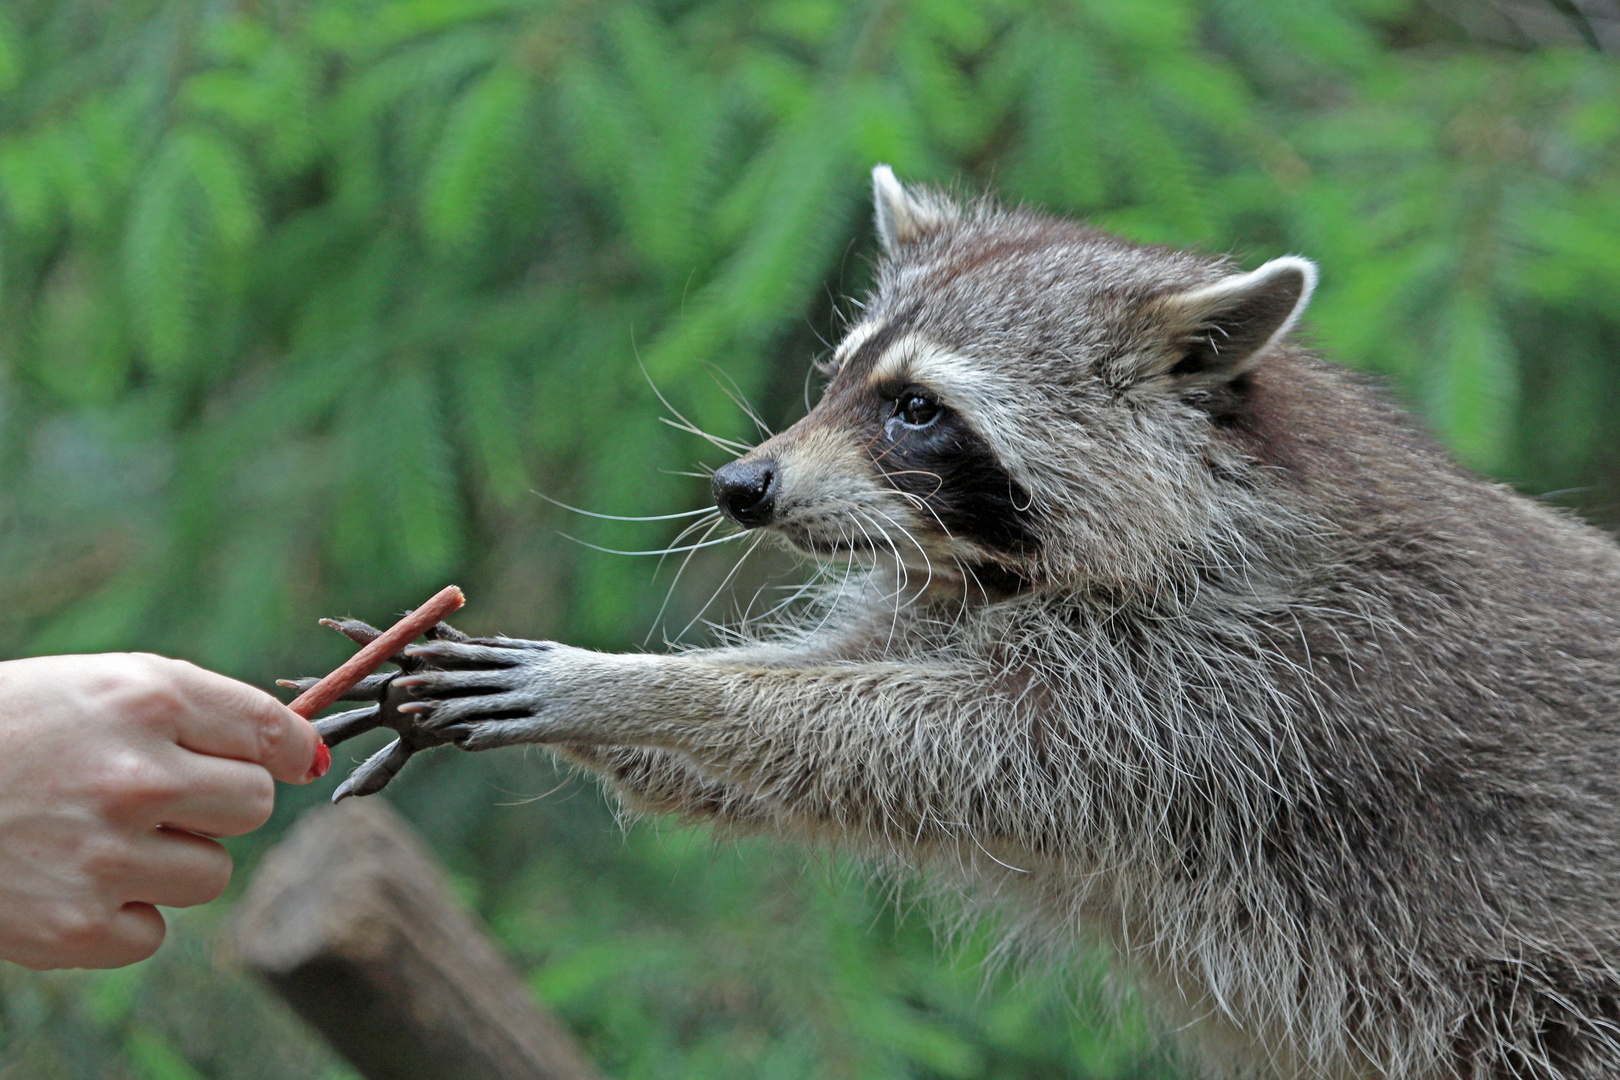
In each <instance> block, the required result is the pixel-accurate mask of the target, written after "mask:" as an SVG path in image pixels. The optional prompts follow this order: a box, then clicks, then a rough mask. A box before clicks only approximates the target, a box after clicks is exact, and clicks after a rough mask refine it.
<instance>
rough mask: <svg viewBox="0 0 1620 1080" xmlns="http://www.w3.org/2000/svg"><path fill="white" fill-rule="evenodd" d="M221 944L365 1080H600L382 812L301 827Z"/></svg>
mask: <svg viewBox="0 0 1620 1080" xmlns="http://www.w3.org/2000/svg"><path fill="white" fill-rule="evenodd" d="M229 944H230V947H231V949H232V951H233V952H234V954H235V955H236V956H237V957H238V958H239V959H240V960H241V961H242V962H243V963H244V964H246V966H247V967H248V968H250V969H251V970H253V971H255V972H257V973H258V974H259V975H261V976H263V977H264V978H265V979H266V980H267V981H268V982H269V983H270V985H271V986H272V987H274V988H275V989H276V990H277V991H278V992H279V993H280V994H281V996H282V997H283V998H285V999H286V1000H287V1001H288V1002H289V1003H290V1004H291V1005H292V1007H293V1008H294V1009H295V1010H297V1011H298V1013H299V1014H300V1015H302V1016H303V1017H304V1019H306V1020H308V1021H309V1022H310V1023H311V1024H312V1025H314V1026H315V1028H317V1029H318V1030H319V1031H320V1032H321V1034H322V1035H324V1036H325V1037H326V1039H327V1041H328V1042H330V1043H331V1044H332V1046H333V1047H335V1048H336V1049H337V1051H338V1052H339V1053H340V1054H342V1055H343V1056H344V1057H345V1058H347V1059H348V1060H349V1062H350V1063H351V1064H352V1065H353V1066H354V1067H355V1068H356V1069H358V1070H359V1071H360V1072H361V1073H362V1074H363V1075H365V1076H366V1077H367V1078H368V1080H600V1077H601V1073H600V1072H598V1071H597V1069H596V1068H595V1067H594V1066H593V1065H592V1064H591V1063H590V1062H589V1060H588V1059H587V1058H586V1056H585V1054H584V1053H583V1052H582V1051H581V1050H580V1048H579V1046H578V1044H577V1043H575V1041H574V1040H573V1038H572V1037H571V1036H570V1035H569V1034H568V1033H567V1032H566V1031H565V1030H564V1029H563V1028H562V1026H561V1025H560V1024H558V1023H557V1021H556V1020H554V1019H552V1018H551V1017H550V1016H549V1015H547V1014H546V1013H545V1012H544V1011H543V1010H542V1009H541V1008H540V1006H539V1005H538V1004H537V1003H536V1002H535V1001H534V999H533V997H532V996H531V995H530V993H529V990H528V987H527V986H525V985H524V983H523V980H522V979H521V978H519V977H518V975H517V973H516V972H515V971H513V969H512V967H511V965H509V964H508V963H507V962H506V961H505V960H504V959H503V958H502V957H501V955H500V953H499V951H498V950H497V949H496V947H495V946H494V944H493V943H492V942H491V941H490V940H489V938H488V937H486V936H485V935H484V934H483V933H482V932H481V931H480V930H479V929H478V928H477V927H476V926H475V925H474V923H473V921H472V919H471V918H470V917H469V916H468V915H467V914H466V913H465V912H464V911H463V910H462V908H461V907H460V905H458V904H457V903H456V902H455V900H454V899H453V898H452V896H451V893H450V890H449V887H448V885H447V883H446V881H445V878H444V874H443V872H442V871H440V869H439V868H438V866H437V865H436V864H435V862H434V860H433V858H432V856H431V855H430V854H429V853H428V852H427V850H426V849H425V848H424V847H423V845H422V843H421V842H420V841H419V840H418V839H417V838H416V836H415V835H414V832H413V830H412V829H411V827H410V826H409V825H408V824H407V823H406V822H405V820H404V819H403V818H401V817H400V816H399V814H398V813H397V812H395V811H394V810H393V809H392V808H390V807H389V806H388V805H387V804H386V803H385V802H383V800H381V799H366V800H363V801H362V800H350V801H349V802H347V803H345V804H343V805H341V806H328V807H322V808H319V809H315V810H311V811H310V812H309V813H307V814H305V815H304V816H303V818H301V819H300V820H299V822H298V823H297V824H296V825H295V826H294V827H293V828H292V830H291V831H290V832H289V833H288V835H287V836H286V838H285V839H283V840H282V841H281V842H280V843H279V844H277V845H276V847H275V848H273V849H272V850H271V851H270V853H269V854H267V855H266V856H265V858H264V861H263V862H262V863H261V864H260V866H259V869H258V872H257V873H256V874H255V875H254V878H253V881H252V883H251V884H250V885H249V886H248V890H247V892H246V894H245V895H244V896H243V897H242V900H241V901H240V902H239V903H238V904H237V906H236V910H235V912H234V913H233V915H232V918H231V925H230V929H229Z"/></svg>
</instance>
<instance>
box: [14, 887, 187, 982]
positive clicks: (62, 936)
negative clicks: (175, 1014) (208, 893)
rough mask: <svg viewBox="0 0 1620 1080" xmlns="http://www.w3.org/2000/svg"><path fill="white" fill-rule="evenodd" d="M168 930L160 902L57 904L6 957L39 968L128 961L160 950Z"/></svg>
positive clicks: (120, 964) (109, 965) (118, 964)
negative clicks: (99, 905) (29, 937)
mask: <svg viewBox="0 0 1620 1080" xmlns="http://www.w3.org/2000/svg"><path fill="white" fill-rule="evenodd" d="M166 930H167V928H166V927H165V926H164V923H163V916H162V915H161V914H159V912H158V910H157V908H155V907H153V906H152V905H151V904H146V903H141V902H139V901H133V902H131V903H127V904H123V905H121V906H119V907H116V908H112V909H111V910H103V909H100V908H95V909H93V910H92V909H91V908H90V907H88V906H78V905H66V904H64V905H58V906H56V907H55V908H54V909H53V910H52V912H51V913H50V915H49V916H47V917H46V918H44V919H42V920H40V922H39V924H38V925H37V926H36V927H35V931H36V933H35V934H34V935H32V937H33V939H34V940H31V941H30V942H28V943H27V944H18V945H17V947H16V948H15V949H14V950H12V951H10V952H8V954H7V956H6V959H7V960H11V961H13V962H14V963H18V964H21V965H22V966H23V967H26V968H32V969H34V970H35V971H50V970H53V969H56V968H115V967H123V966H124V965H125V964H133V963H135V962H136V961H138V960H145V959H146V958H147V957H149V956H151V955H152V954H153V953H155V952H157V951H158V946H159V945H162V944H163V937H164V934H165V933H166Z"/></svg>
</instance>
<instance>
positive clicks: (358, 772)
mask: <svg viewBox="0 0 1620 1080" xmlns="http://www.w3.org/2000/svg"><path fill="white" fill-rule="evenodd" d="M420 749H422V747H421V746H420V745H412V744H410V743H407V742H406V741H405V736H403V735H401V736H400V737H399V738H397V739H395V740H394V741H393V742H391V743H389V744H388V745H387V746H385V747H383V748H382V749H381V750H379V751H377V752H376V753H375V754H372V755H371V756H370V757H368V758H366V760H365V761H362V762H361V763H360V764H359V765H356V766H355V768H354V771H353V772H351V773H350V774H349V775H348V776H347V777H345V778H344V780H343V783H341V784H339V785H338V786H337V790H336V791H334V792H332V801H333V802H335V803H337V802H342V801H343V800H344V799H347V798H348V797H349V796H350V795H375V794H376V793H377V792H379V791H381V790H382V789H383V788H385V787H387V786H388V781H390V780H392V779H393V778H394V777H395V776H398V775H399V770H401V769H403V768H404V767H405V763H406V762H407V761H409V760H410V759H411V755H412V754H414V753H416V751H418V750H420Z"/></svg>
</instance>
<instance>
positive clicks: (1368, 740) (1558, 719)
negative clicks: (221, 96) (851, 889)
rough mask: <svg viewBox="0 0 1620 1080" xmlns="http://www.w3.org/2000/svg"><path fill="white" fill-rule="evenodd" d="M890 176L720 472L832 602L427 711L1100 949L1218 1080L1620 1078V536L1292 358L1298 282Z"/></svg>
mask: <svg viewBox="0 0 1620 1080" xmlns="http://www.w3.org/2000/svg"><path fill="white" fill-rule="evenodd" d="M873 181H874V192H875V202H876V221H877V233H878V236H879V238H880V240H881V244H882V258H881V262H880V263H879V264H878V266H877V269H876V284H875V285H874V287H873V288H872V290H871V292H870V295H869V296H867V298H866V300H865V303H864V305H863V306H862V307H861V308H860V315H859V317H858V319H857V321H855V324H854V325H853V327H852V328H851V329H850V330H849V332H848V334H847V336H846V337H844V339H843V340H842V343H841V344H839V345H838V347H837V349H836V352H835V353H834V354H833V356H832V359H831V363H830V365H829V367H830V371H831V378H830V381H829V382H828V384H827V387H826V390H825V392H824V394H823V396H822V397H821V399H820V401H819V402H818V403H817V404H816V405H815V407H814V408H813V409H811V410H810V412H809V413H808V415H806V416H805V417H804V418H803V419H801V420H799V421H798V422H797V423H795V424H794V425H793V426H791V427H790V428H788V429H786V430H785V431H783V432H781V433H780V434H777V435H775V436H773V437H771V438H769V439H767V440H766V441H765V442H763V443H761V444H760V445H758V446H757V447H755V448H753V449H752V450H750V451H748V452H747V453H745V454H743V455H742V456H741V457H739V458H738V459H737V460H735V461H733V462H731V463H729V464H727V465H725V466H724V467H723V468H721V469H719V470H718V471H717V472H716V473H715V474H714V479H713V490H714V496H715V499H716V502H717V504H718V507H719V509H720V510H721V511H722V512H723V513H724V514H725V515H726V516H727V517H728V518H730V519H731V521H733V522H735V523H736V524H737V525H739V526H741V527H742V528H744V529H766V530H770V531H771V532H773V533H775V534H776V535H777V536H778V537H780V538H781V539H782V540H784V541H785V542H786V543H787V544H788V545H790V546H791V547H793V548H795V549H797V550H798V551H800V552H804V553H808V554H810V555H812V556H815V557H817V558H820V559H826V560H844V561H847V562H849V563H852V564H853V565H854V566H855V567H856V568H857V569H856V571H855V572H854V573H852V575H851V576H849V577H847V578H846V579H844V580H843V584H842V585H841V586H840V587H839V588H838V589H837V592H836V595H834V596H832V597H830V598H829V600H828V602H827V607H826V608H825V610H823V611H821V612H820V613H819V614H818V615H817V616H816V617H815V618H813V619H807V620H805V621H804V622H803V623H802V624H800V625H796V626H790V627H787V628H783V629H781V630H779V631H778V632H775V633H773V634H772V635H769V636H766V637H763V638H760V639H757V640H749V641H742V642H738V643H736V644H732V645H728V646H725V647H721V648H714V649H706V650H698V651H692V652H685V653H676V654H672V655H607V654H602V653H597V652H590V651H585V650H582V649H577V648H571V647H568V646H565V645H561V644H556V643H552V642H532V641H521V640H515V639H506V638H494V639H484V640H471V641H456V640H440V641H434V642H430V643H428V644H426V645H422V646H418V647H416V648H414V649H413V650H411V652H412V654H413V655H414V656H415V657H417V658H418V659H419V660H421V661H423V662H431V663H433V664H436V665H439V666H440V668H441V670H419V671H417V672H415V673H413V674H409V675H406V676H403V677H400V678H398V679H397V680H395V681H396V685H398V686H399V687H400V693H401V694H410V695H414V699H413V700H409V701H406V702H405V703H404V704H402V705H400V706H398V707H399V709H400V711H402V712H404V713H406V714H412V715H414V719H415V722H416V723H417V724H419V725H421V727H422V728H423V730H424V731H426V732H429V733H431V734H432V736H433V737H435V738H441V739H442V738H448V739H451V740H453V741H455V742H457V743H458V744H459V745H461V746H462V747H464V748H465V749H469V750H484V749H488V748H491V747H498V746H508V745H512V744H515V743H542V744H546V745H548V746H550V747H552V748H554V749H555V750H556V751H557V752H559V753H561V754H562V755H564V756H566V757H568V758H570V759H571V760H573V761H576V762H578V763H580V764H582V765H584V766H585V767H587V768H589V769H591V770H594V771H595V772H597V773H599V774H601V775H602V776H604V777H605V778H606V780H607V782H608V784H609V785H610V786H611V787H612V788H613V789H614V790H615V791H616V792H618V793H619V794H620V795H621V796H622V797H623V798H624V799H625V800H626V801H627V802H628V803H629V804H631V805H632V806H633V807H635V808H637V809H639V810H644V811H648V812H659V813H663V812H670V813H677V814H685V815H692V816H697V817H703V818H708V819H711V820H714V821H716V822H718V823H720V824H721V825H723V826H724V827H726V828H729V829H732V830H735V831H739V832H749V833H766V834H769V835H772V836H779V837H789V838H797V839H801V840H805V841H809V842H811V843H818V844H835V845H838V846H840V847H843V848H847V849H854V850H857V851H859V852H862V853H865V854H867V855H870V856H875V857H877V858H878V859H880V860H885V861H887V862H889V863H892V864H893V865H895V866H897V867H900V868H906V869H910V868H919V867H920V868H925V869H928V870H931V871H932V872H933V873H934V874H936V875H942V876H944V877H946V878H949V879H952V880H956V881H960V882H963V883H966V884H969V885H971V886H973V887H975V888H977V889H979V890H980V891H982V893H983V894H985V895H991V896H994V897H996V898H997V902H998V903H1003V904H1005V905H1007V906H1008V907H1009V908H1011V909H1012V910H1014V911H1016V912H1018V915H1017V916H1016V918H1015V919H1014V922H1015V924H1016V926H1015V930H1014V932H1015V933H1017V934H1019V935H1022V936H1024V937H1027V938H1030V939H1032V940H1038V941H1043V942H1058V943H1062V942H1072V941H1075V940H1080V939H1086V940H1101V941H1104V942H1106V943H1107V944H1108V945H1110V946H1111V948H1112V950H1113V952H1114V953H1115V954H1117V956H1118V958H1119V962H1120V965H1121V967H1122V969H1123V970H1125V971H1126V972H1129V973H1130V976H1131V978H1133V979H1134V980H1135V981H1136V982H1137V983H1138V984H1139V985H1140V986H1141V987H1142V988H1143V990H1144V991H1145V992H1146V994H1147V996H1148V997H1149V998H1150V999H1151V1000H1153V1001H1155V1002H1156V1003H1157V1004H1158V1006H1159V1007H1160V1008H1161V1009H1162V1010H1163V1012H1164V1013H1165V1016H1166V1019H1167V1021H1168V1023H1169V1024H1170V1026H1171V1027H1173V1028H1174V1029H1175V1030H1177V1031H1180V1032H1183V1033H1185V1035H1186V1037H1187V1039H1188V1040H1189V1042H1190V1044H1191V1052H1192V1054H1193V1055H1194V1057H1195V1058H1196V1059H1197V1060H1198V1061H1200V1062H1201V1063H1202V1066H1203V1068H1205V1069H1206V1070H1207V1071H1208V1072H1210V1073H1212V1074H1216V1075H1229V1076H1264V1077H1277V1078H1305V1077H1311V1078H1330V1080H1339V1078H1350V1077H1413V1078H1434V1080H1441V1078H1444V1080H1506V1078H1510V1077H1512V1078H1547V1080H1554V1078H1557V1080H1574V1078H1583V1080H1597V1078H1600V1077H1606V1078H1614V1077H1620V547H1617V546H1616V544H1615V543H1614V542H1613V541H1612V540H1611V539H1609V538H1608V537H1607V536H1605V535H1604V534H1601V533H1600V532H1598V531H1597V530H1595V529H1593V528H1591V527H1588V526H1586V525H1584V524H1581V523H1580V522H1578V521H1576V520H1574V519H1572V518H1570V517H1568V516H1566V515H1564V514H1562V513H1559V512H1557V511H1555V510H1553V509H1549V508H1547V507H1545V506H1543V505H1540V504H1538V503H1537V502H1535V501H1533V500H1531V499H1528V498H1524V497H1521V496H1519V495H1516V494H1514V493H1513V492H1511V491H1509V490H1507V489H1505V488H1503V487H1500V486H1497V485H1494V484H1491V483H1488V482H1486V481H1484V480H1482V479H1479V478H1478V477H1475V476H1473V475H1470V474H1469V473H1468V472H1466V471H1464V470H1463V469H1461V468H1459V467H1458V466H1457V465H1455V464H1453V463H1452V462H1451V461H1449V460H1448V459H1447V458H1446V456H1445V455H1444V453H1443V452H1442V451H1440V450H1439V449H1438V448H1437V447H1436V446H1435V445H1434V444H1433V443H1432V442H1431V441H1430V440H1429V439H1428V438H1427V437H1425V435H1424V434H1423V433H1422V432H1421V430H1420V429H1419V428H1418V427H1417V426H1416V425H1415V424H1414V423H1413V422H1411V421H1410V420H1409V419H1408V418H1407V417H1406V416H1404V415H1403V414H1402V413H1401V412H1400V410H1398V409H1397V408H1395V407H1394V406H1392V405H1391V404H1389V403H1387V402H1386V401H1385V400H1384V399H1383V398H1382V397H1381V396H1380V394H1378V393H1377V392H1375V391H1374V390H1372V389H1369V387H1367V386H1366V385H1363V383H1362V382H1361V381H1360V380H1358V379H1357V378H1355V377H1354V376H1352V375H1351V374H1349V373H1348V372H1346V371H1345V370H1343V369H1340V368H1338V367H1335V366H1334V365H1332V364H1330V363H1326V362H1324V361H1323V360H1321V359H1318V358H1317V357H1316V356H1315V355H1313V354H1312V352H1311V351H1310V350H1309V349H1308V348H1306V347H1305V346H1304V345H1302V344H1301V343H1300V342H1299V341H1297V340H1296V339H1295V338H1294V337H1293V336H1292V335H1291V331H1293V329H1294V328H1295V326H1296V325H1297V323H1298V321H1299V319H1300V316H1301V314H1302V312H1303V311H1304V310H1305V307H1306V305H1307V303H1308V302H1309V300H1310V296H1311V292H1312V289H1313V287H1314V286H1315V284H1316V280H1317V271H1316V268H1315V266H1314V265H1313V264H1312V263H1311V262H1309V261H1307V260H1306V259H1303V258H1297V257H1286V258H1278V259H1273V260H1272V261H1270V262H1267V263H1265V264H1264V265H1263V266H1260V267H1259V268H1258V269H1255V270H1252V271H1248V272H1241V271H1239V270H1238V269H1237V268H1236V267H1235V266H1234V265H1233V264H1232V262H1231V261H1230V260H1229V259H1226V258H1221V257H1214V256H1209V255H1205V254H1199V253H1196V252H1190V251H1182V250H1175V249H1172V248H1167V247H1154V246H1144V245H1140V244H1135V243H1130V242H1127V241H1125V240H1121V239H1119V238H1117V237H1114V236H1110V235H1108V234H1106V233H1104V232H1100V231H1098V230H1095V229H1092V228H1089V227H1087V226H1085V225H1082V224H1077V223H1075V222H1072V221H1068V220H1063V219H1059V218H1056V217H1051V216H1046V215H1043V214H1040V213H1037V212H1033V211H1030V210H1025V209H1013V208H1006V207H1003V206H1000V205H998V204H997V203H995V202H994V201H992V200H991V199H989V198H982V199H961V198H957V197H954V196H951V195H947V194H946V193H943V192H940V191H936V190H931V189H924V188H918V187H909V188H908V187H905V186H902V185H901V184H900V183H899V182H897V181H896V179H895V177H894V175H893V173H892V172H891V171H890V170H889V169H888V168H887V167H883V166H879V167H878V168H877V169H875V170H874V172H873Z"/></svg>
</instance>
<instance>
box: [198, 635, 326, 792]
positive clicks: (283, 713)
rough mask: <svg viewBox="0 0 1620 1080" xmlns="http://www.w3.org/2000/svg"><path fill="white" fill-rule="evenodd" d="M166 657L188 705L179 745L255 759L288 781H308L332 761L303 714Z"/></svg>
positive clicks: (255, 690) (254, 689)
mask: <svg viewBox="0 0 1620 1080" xmlns="http://www.w3.org/2000/svg"><path fill="white" fill-rule="evenodd" d="M171 663H173V664H174V665H175V669H174V670H175V674H176V676H177V678H178V680H179V681H181V682H182V683H183V684H185V690H186V691H187V693H186V694H185V696H186V698H188V699H189V704H190V705H191V708H190V709H188V710H186V715H184V716H183V717H182V718H181V721H180V725H179V740H178V741H179V743H180V745H181V746H183V747H185V748H186V749H187V750H191V751H194V752H196V753H199V754H213V755H215V756H218V757H231V758H238V759H240V760H242V761H252V762H255V763H256V764H259V765H262V766H264V768H265V769H266V770H268V771H269V773H270V775H271V776H273V777H275V778H276V779H277V780H280V781H283V782H284V783H289V784H303V783H308V782H309V781H311V780H313V779H315V778H316V777H317V776H319V775H321V774H322V773H324V772H325V771H326V769H325V768H324V767H321V764H322V763H326V764H329V763H330V762H331V752H330V751H327V750H326V747H325V745H324V744H323V743H322V742H321V739H320V736H319V735H318V734H316V732H315V728H314V725H312V724H311V723H310V722H309V721H308V720H305V719H304V718H303V717H302V716H299V715H298V714H297V713H295V712H293V711H292V710H291V709H289V708H287V706H285V705H283V704H282V703H281V702H279V701H277V700H276V699H275V698H274V697H272V696H270V695H269V694H267V693H265V692H264V691H263V690H260V689H259V688H258V687H254V686H249V685H248V684H247V683H242V682H237V681H236V680H235V679H228V678H226V677H225V676H223V675H217V674H215V673H214V672H211V671H206V670H204V669H202V668H198V667H194V666H192V665H190V664H186V663H183V662H179V661H171ZM317 759H320V760H319V761H318V760H317Z"/></svg>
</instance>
